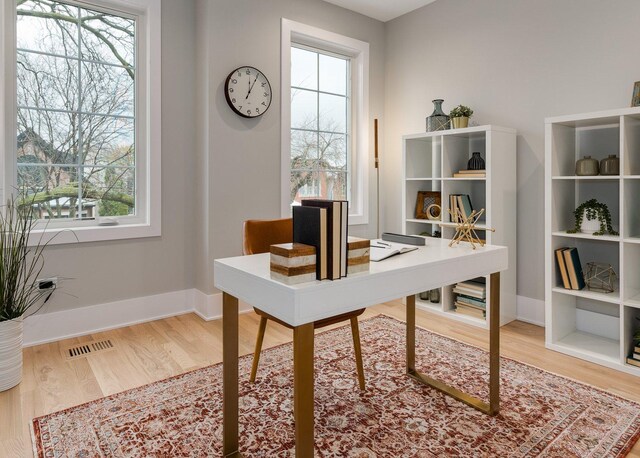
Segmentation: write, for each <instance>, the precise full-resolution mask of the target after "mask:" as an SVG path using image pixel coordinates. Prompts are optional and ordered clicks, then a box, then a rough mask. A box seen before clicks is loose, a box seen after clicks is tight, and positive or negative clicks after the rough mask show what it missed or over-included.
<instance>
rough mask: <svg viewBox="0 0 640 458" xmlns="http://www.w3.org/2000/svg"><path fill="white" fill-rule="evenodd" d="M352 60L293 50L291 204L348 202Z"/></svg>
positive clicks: (294, 48) (305, 48) (310, 51)
mask: <svg viewBox="0 0 640 458" xmlns="http://www.w3.org/2000/svg"><path fill="white" fill-rule="evenodd" d="M349 66H350V59H349V58H348V57H346V56H340V55H334V54H328V53H326V52H324V51H321V50H317V49H315V48H307V47H302V46H301V45H297V44H294V45H293V47H292V48H291V202H292V203H295V204H299V203H300V199H301V198H302V197H319V198H323V199H340V200H345V199H347V196H349V195H350V194H351V193H350V192H349V185H350V182H351V180H350V175H351V168H352V167H351V161H350V156H351V154H350V153H351V151H350V150H351V148H350V137H351V116H350V112H351V110H350V99H351V97H350V94H349V92H350V84H349V79H350V78H349Z"/></svg>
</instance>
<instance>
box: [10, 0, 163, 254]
mask: <svg viewBox="0 0 640 458" xmlns="http://www.w3.org/2000/svg"><path fill="white" fill-rule="evenodd" d="M0 1H2V3H1V5H0V24H1V25H2V28H3V29H4V30H5V32H4V33H2V34H0V35H1V36H0V88H1V90H0V168H2V169H3V170H4V171H3V172H2V173H0V197H1V198H2V202H6V200H7V199H8V198H9V197H10V196H11V194H12V191H13V190H15V189H16V188H17V183H16V180H17V176H16V170H17V165H16V162H17V152H16V137H15V132H16V110H17V95H16V94H17V88H16V6H15V1H13V0H0ZM62 1H64V2H65V3H69V4H75V5H78V6H81V7H86V8H92V9H98V10H103V11H107V12H109V11H111V12H113V13H114V14H122V15H125V16H133V17H135V19H136V65H135V67H136V80H135V91H136V100H135V117H136V145H135V148H136V171H135V173H136V186H135V193H136V196H135V197H136V214H135V215H132V216H118V217H114V218H116V219H117V221H118V224H117V225H115V226H100V225H99V222H100V221H99V220H93V221H73V223H70V222H69V221H54V220H50V221H46V222H44V221H43V222H42V223H38V226H37V228H36V230H35V231H33V233H32V236H31V237H32V241H33V242H35V241H39V242H40V243H44V242H49V243H51V244H64V243H77V242H78V241H79V242H96V241H103V240H119V239H130V238H140V237H154V236H160V235H161V221H162V219H161V182H160V180H161V128H162V126H161V121H162V118H161V108H162V107H161V87H162V86H161V69H162V68H161V0H90V1H87V0H62Z"/></svg>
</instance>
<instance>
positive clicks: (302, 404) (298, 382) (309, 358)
mask: <svg viewBox="0 0 640 458" xmlns="http://www.w3.org/2000/svg"><path fill="white" fill-rule="evenodd" d="M313 337H314V336H313V323H308V324H303V325H302V326H297V327H295V328H293V418H294V422H295V427H296V456H297V457H313V449H314V438H313V396H314V391H313Z"/></svg>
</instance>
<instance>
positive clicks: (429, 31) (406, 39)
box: [381, 0, 640, 300]
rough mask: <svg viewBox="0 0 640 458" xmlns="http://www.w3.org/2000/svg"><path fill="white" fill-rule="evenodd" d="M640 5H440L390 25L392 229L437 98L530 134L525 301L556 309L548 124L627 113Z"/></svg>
mask: <svg viewBox="0 0 640 458" xmlns="http://www.w3.org/2000/svg"><path fill="white" fill-rule="evenodd" d="M639 17H640V2H638V1H637V0H617V1H615V2H606V1H600V0H563V1H557V0H536V1H533V0H482V1H478V0H446V1H445V0H439V1H436V2H435V3H433V4H431V5H428V6H426V7H423V8H421V9H419V10H417V11H414V12H412V13H408V14H406V15H404V16H402V17H400V18H397V19H395V20H393V21H390V22H388V23H386V27H385V31H386V65H385V67H386V93H385V116H384V123H383V129H384V132H385V150H384V155H383V157H382V159H381V161H382V165H381V166H382V170H383V180H382V183H381V194H384V195H385V199H384V205H383V207H382V209H381V213H382V214H383V220H384V223H385V224H384V227H385V229H386V230H396V231H399V230H400V229H401V226H400V223H401V208H400V199H401V182H400V177H401V167H400V166H401V152H402V149H401V136H402V135H403V134H408V133H415V132H422V131H424V128H425V117H426V116H428V115H429V114H431V112H432V111H433V105H432V103H431V100H432V99H435V98H443V99H445V104H444V105H445V109H446V110H447V111H448V110H450V109H451V108H453V107H454V106H456V105H458V104H460V103H462V104H464V105H469V106H471V107H472V108H473V109H474V110H475V114H474V117H473V118H472V120H473V121H475V122H476V123H478V125H480V124H497V125H503V126H506V127H513V128H515V129H517V130H518V141H517V153H516V154H517V156H518V157H517V163H518V165H517V176H518V221H517V223H518V294H519V295H522V296H527V297H531V298H535V299H540V300H542V299H544V264H543V255H544V253H543V246H544V226H543V224H544V206H543V197H544V118H545V117H548V116H556V115H563V114H571V113H581V112H588V111H598V110H605V109H611V108H621V107H627V106H629V104H630V101H631V91H632V86H633V82H634V81H636V80H638V79H640V60H638V58H637V55H638V52H637V44H638V43H639V42H640V27H638V21H637V19H638V18H639Z"/></svg>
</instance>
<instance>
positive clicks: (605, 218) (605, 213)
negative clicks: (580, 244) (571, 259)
mask: <svg viewBox="0 0 640 458" xmlns="http://www.w3.org/2000/svg"><path fill="white" fill-rule="evenodd" d="M584 215H586V216H587V219H588V220H589V221H592V220H594V219H597V220H598V221H599V222H600V230H598V231H596V232H594V233H593V235H605V234H606V233H609V234H610V235H618V233H617V232H616V231H614V230H613V226H612V225H611V213H610V212H609V207H607V205H606V204H603V203H600V202H598V201H597V200H596V199H590V200H587V201H586V202H585V203H583V204H582V205H580V206H579V207H578V208H576V209H575V211H574V212H573V216H574V217H575V219H576V224H575V226H574V228H573V229H569V230H568V231H567V232H568V233H569V234H575V233H577V232H580V226H582V219H583V217H584Z"/></svg>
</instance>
